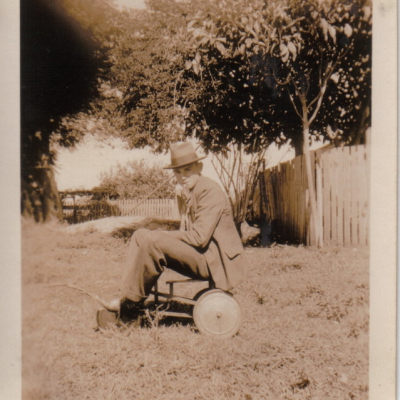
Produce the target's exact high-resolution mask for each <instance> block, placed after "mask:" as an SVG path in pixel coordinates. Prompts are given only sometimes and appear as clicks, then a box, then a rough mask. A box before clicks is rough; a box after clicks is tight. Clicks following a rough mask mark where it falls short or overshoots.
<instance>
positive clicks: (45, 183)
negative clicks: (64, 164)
mask: <svg viewBox="0 0 400 400" xmlns="http://www.w3.org/2000/svg"><path fill="white" fill-rule="evenodd" d="M21 212H22V215H23V216H33V217H34V218H35V221H36V222H45V221H48V220H50V219H52V218H57V219H59V220H62V203H61V199H60V195H59V193H58V189H57V185H56V182H55V177H54V170H53V167H45V168H32V169H31V170H30V173H29V174H23V176H22V180H21Z"/></svg>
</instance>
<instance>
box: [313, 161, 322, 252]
mask: <svg viewBox="0 0 400 400" xmlns="http://www.w3.org/2000/svg"><path fill="white" fill-rule="evenodd" d="M315 165H316V183H317V210H318V230H319V232H318V233H317V240H318V242H317V245H318V246H319V247H323V245H324V229H323V224H322V215H323V214H322V210H323V202H322V201H323V198H322V196H323V195H322V171H321V157H318V158H317V160H316V163H315Z"/></svg>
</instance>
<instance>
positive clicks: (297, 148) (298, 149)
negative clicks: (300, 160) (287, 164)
mask: <svg viewBox="0 0 400 400" xmlns="http://www.w3.org/2000/svg"><path fill="white" fill-rule="evenodd" d="M291 145H292V147H293V148H294V155H295V157H297V156H301V155H303V136H302V135H295V136H294V137H293V138H292V143H291Z"/></svg>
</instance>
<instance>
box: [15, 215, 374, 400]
mask: <svg viewBox="0 0 400 400" xmlns="http://www.w3.org/2000/svg"><path fill="white" fill-rule="evenodd" d="M22 230H23V242H22V246H23V249H22V263H23V265H22V290H23V291H22V293H23V298H22V338H23V341H22V345H23V376H22V379H23V398H24V399H25V400H45V399H49V400H58V399H79V400H81V399H82V400H83V399H96V400H106V399H119V400H126V399H137V400H146V399H148V400H156V399H162V400H179V399H182V400H183V399H185V400H209V399H211V400H219V399H221V400H222V399H226V400H233V399H243V400H252V399H253V400H256V399H273V400H275V399H302V400H303V399H313V400H317V399H319V400H326V399H336V400H337V399H367V398H368V327H369V259H368V250H367V249H353V248H349V249H338V248H326V249H316V248H307V247H294V246H275V247H272V248H265V249H262V248H251V247H248V248H246V249H245V256H244V259H245V261H246V263H247V265H248V279H247V281H246V282H245V283H243V284H242V285H241V286H240V287H238V288H236V289H235V290H234V291H233V294H234V295H235V298H236V299H237V300H238V301H239V302H240V303H241V305H242V307H243V310H244V314H245V318H244V323H243V326H242V328H241V329H240V331H239V334H238V335H237V336H235V337H233V338H230V339H225V340H218V339H215V338H213V337H207V336H204V335H201V334H199V333H198V332H197V331H196V328H195V327H194V326H193V324H191V323H179V321H172V323H171V322H170V323H167V322H168V321H164V323H163V321H161V323H160V324H159V325H158V326H152V324H151V323H150V324H149V327H147V328H133V327H132V328H126V329H118V328H115V329H110V330H106V331H95V330H94V328H93V327H94V321H95V312H96V310H97V309H98V308H99V307H98V304H97V303H96V301H95V300H94V299H93V298H91V297H90V296H88V295H86V294H84V293H82V292H79V291H77V290H74V289H72V288H70V287H66V286H56V285H57V284H74V285H77V286H79V287H82V288H84V289H86V290H88V291H89V292H93V293H97V294H101V293H112V292H113V291H115V290H116V288H117V287H118V282H119V279H120V276H121V268H122V265H123V262H124V259H125V254H126V251H127V246H128V244H127V243H126V242H125V241H124V240H123V239H121V238H114V237H112V236H111V235H109V234H101V233H96V232H93V233H90V232H86V233H77V234H74V235H71V234H67V233H63V232H60V231H55V230H53V229H51V228H50V227H47V226H43V225H34V224H31V223H29V222H26V221H24V222H23V226H22ZM171 277H176V274H175V273H173V272H172V271H167V272H165V273H164V274H163V276H162V277H161V278H160V279H161V281H160V282H161V284H160V286H161V289H162V288H163V282H165V280H167V279H170V278H171ZM196 285H203V284H202V283H195V284H192V286H190V285H187V287H184V288H183V289H182V290H183V291H188V292H193V294H194V293H196V292H197V291H198V290H200V289H201V287H197V286H196ZM203 286H204V285H203ZM203 286H202V287H203ZM178 289H179V288H178ZM183 294H186V293H183ZM153 325H154V323H153Z"/></svg>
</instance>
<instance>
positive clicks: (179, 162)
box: [164, 142, 207, 169]
mask: <svg viewBox="0 0 400 400" xmlns="http://www.w3.org/2000/svg"><path fill="white" fill-rule="evenodd" d="M206 157H207V156H201V157H199V156H198V155H197V154H196V151H195V150H194V147H193V145H192V143H190V142H184V143H179V144H171V164H170V165H167V166H166V167H164V169H174V168H179V167H183V166H184V165H187V164H191V163H194V162H196V161H199V160H202V159H203V158H206Z"/></svg>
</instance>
